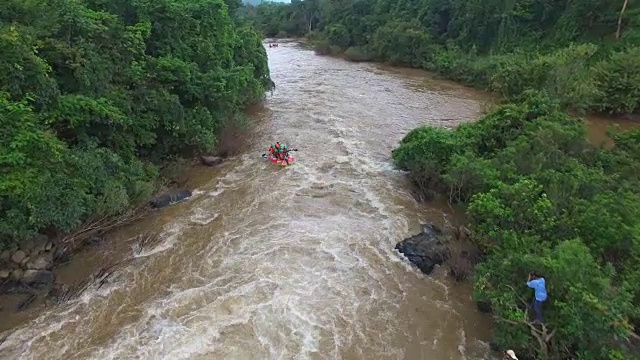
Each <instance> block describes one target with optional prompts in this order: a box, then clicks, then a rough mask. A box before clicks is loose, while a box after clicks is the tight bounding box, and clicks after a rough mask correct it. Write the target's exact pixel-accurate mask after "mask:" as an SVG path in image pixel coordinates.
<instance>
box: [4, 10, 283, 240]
mask: <svg viewBox="0 0 640 360" xmlns="http://www.w3.org/2000/svg"><path fill="white" fill-rule="evenodd" d="M7 1H8V2H6V4H5V3H3V5H5V6H2V7H1V8H0V54H1V55H0V127H1V128H2V132H0V243H6V242H8V241H14V240H17V241H19V240H21V239H24V238H28V237H31V236H33V235H34V234H35V233H37V232H47V233H50V232H53V231H57V232H63V233H64V232H70V231H72V230H74V228H76V227H77V226H78V225H80V224H81V223H83V222H85V221H86V220H88V219H91V218H95V217H105V216H112V215H116V214H119V213H122V212H123V211H125V210H126V209H128V208H129V207H131V206H135V205H138V204H140V203H141V202H143V201H145V200H146V199H147V198H148V197H149V196H150V195H151V193H152V191H153V190H154V189H155V188H156V186H155V185H156V184H155V183H156V180H157V177H158V169H157V165H158V164H162V163H165V162H166V161H167V160H168V159H174V158H176V157H177V156H180V155H188V156H190V155H193V154H194V153H197V152H200V151H203V150H211V149H212V147H213V146H214V145H215V144H216V141H217V139H218V138H217V137H218V135H219V132H218V131H219V130H220V129H221V128H223V127H222V126H221V123H222V122H223V121H222V119H225V118H234V117H235V116H236V114H238V113H239V112H240V111H241V110H242V109H243V108H244V107H245V106H246V105H247V104H251V103H253V102H255V101H258V100H260V99H262V97H263V96H264V92H265V90H267V89H269V88H270V87H271V86H272V84H273V83H272V81H271V79H270V77H269V68H268V64H267V57H266V52H265V49H264V47H263V46H262V43H261V38H260V36H259V34H258V33H257V32H256V31H255V30H254V29H253V28H251V27H250V26H245V25H242V26H241V25H239V24H238V23H236V22H235V21H233V19H231V18H230V16H229V14H228V13H227V10H226V8H227V7H226V6H225V3H224V0H202V1H197V2H193V1H187V0H159V1H156V2H154V3H153V4H151V3H148V2H127V3H126V4H124V3H121V2H118V1H112V0H105V1H99V2H91V1H89V2H87V1H72V0H61V1H57V2H55V4H53V5H52V2H47V1H36V2H24V1H18V0H7ZM43 14H46V15H43ZM2 24H5V25H2ZM6 24H11V25H10V26H9V25H6Z"/></svg>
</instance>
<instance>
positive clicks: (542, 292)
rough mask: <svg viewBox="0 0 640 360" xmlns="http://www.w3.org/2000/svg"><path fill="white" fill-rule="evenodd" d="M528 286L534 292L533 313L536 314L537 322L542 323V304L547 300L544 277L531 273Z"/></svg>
mask: <svg viewBox="0 0 640 360" xmlns="http://www.w3.org/2000/svg"><path fill="white" fill-rule="evenodd" d="M527 286H528V287H530V288H532V289H533V290H534V298H533V302H532V303H531V307H533V311H535V313H536V319H535V322H537V323H542V321H543V320H542V303H543V302H545V301H546V300H547V287H546V283H545V280H544V277H542V275H540V274H538V273H535V272H532V273H529V278H528V279H527Z"/></svg>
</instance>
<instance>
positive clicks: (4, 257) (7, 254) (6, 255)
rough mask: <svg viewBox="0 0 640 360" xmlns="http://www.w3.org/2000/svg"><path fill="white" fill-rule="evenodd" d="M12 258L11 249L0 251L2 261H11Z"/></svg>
mask: <svg viewBox="0 0 640 360" xmlns="http://www.w3.org/2000/svg"><path fill="white" fill-rule="evenodd" d="M9 259H11V251H9V250H5V251H3V252H1V253H0V262H3V261H9Z"/></svg>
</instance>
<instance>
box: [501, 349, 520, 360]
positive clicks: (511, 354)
mask: <svg viewBox="0 0 640 360" xmlns="http://www.w3.org/2000/svg"><path fill="white" fill-rule="evenodd" d="M504 358H505V359H513V360H518V358H517V357H516V353H515V352H513V350H507V351H505V353H504Z"/></svg>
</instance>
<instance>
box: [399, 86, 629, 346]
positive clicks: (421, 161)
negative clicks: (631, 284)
mask: <svg viewBox="0 0 640 360" xmlns="http://www.w3.org/2000/svg"><path fill="white" fill-rule="evenodd" d="M586 134H587V130H586V129H585V127H584V123H583V122H581V121H579V120H578V119H575V118H572V117H571V116H569V115H567V114H566V113H564V111H563V110H562V108H561V106H560V105H559V104H558V102H557V101H556V99H550V98H549V97H547V96H546V95H544V94H537V93H531V94H528V97H527V98H525V99H524V100H522V101H520V102H516V103H507V104H503V105H500V106H498V107H496V108H495V109H493V110H492V111H490V112H489V113H487V114H486V115H485V116H483V117H482V118H481V119H480V120H479V121H478V122H474V123H468V124H464V125H462V126H460V127H459V128H457V129H455V130H453V131H443V130H441V129H438V128H433V127H420V128H417V129H414V130H412V131H411V132H409V133H408V134H407V135H406V137H405V138H404V139H403V140H402V142H401V143H400V146H399V147H398V148H397V149H395V150H394V151H393V158H394V161H395V162H396V164H397V165H398V166H399V167H400V168H402V169H404V170H408V171H409V172H410V176H411V178H412V179H413V181H414V183H415V184H416V185H417V186H418V187H419V189H420V191H421V192H437V193H439V194H442V195H444V196H447V197H448V198H449V200H450V201H452V202H455V203H458V204H462V205H464V206H465V207H466V210H467V215H468V217H469V223H470V229H471V231H470V233H471V239H472V240H473V241H474V243H475V244H476V245H477V246H478V247H479V249H480V251H481V253H482V261H481V262H480V264H479V265H478V267H477V269H476V270H477V273H476V275H475V277H474V283H475V290H474V297H475V299H476V300H478V301H483V302H487V303H490V304H491V305H492V309H493V317H494V319H495V320H496V324H495V325H496V328H495V333H494V339H495V341H496V342H497V344H498V345H499V346H500V347H501V348H503V349H506V348H512V349H514V350H516V352H517V353H518V354H522V355H524V356H526V357H531V358H537V357H544V358H549V357H550V358H553V359H563V358H565V356H572V357H573V356H575V354H574V351H576V350H577V349H579V351H580V352H581V353H583V354H586V353H592V354H593V356H597V354H601V353H602V349H603V346H606V347H607V351H609V352H610V353H615V354H620V355H621V356H631V354H634V353H635V352H636V349H635V347H634V345H633V343H632V341H631V340H633V339H636V338H637V335H636V334H635V332H634V331H635V329H634V326H631V325H628V324H635V323H637V317H636V314H635V312H634V310H633V309H634V308H635V305H636V304H635V301H634V299H636V298H637V296H636V293H637V290H635V289H629V288H627V286H626V285H625V284H626V281H629V280H628V279H632V278H635V277H636V276H637V275H638V274H639V273H640V267H639V266H638V264H637V262H636V261H635V257H634V255H632V254H635V253H636V252H637V251H640V248H637V246H635V245H629V244H628V243H627V239H629V238H634V237H636V236H637V235H638V234H637V233H635V232H634V230H633V229H637V228H638V216H639V215H640V213H637V212H638V211H639V210H638V209H640V194H639V193H638V189H640V184H638V180H637V177H636V175H635V171H634V170H633V169H635V168H637V166H638V164H640V158H638V152H637V149H638V147H639V146H640V142H638V141H637V135H634V133H621V134H619V135H618V136H616V142H615V146H607V147H605V148H602V147H599V146H597V145H595V146H594V145H593V144H592V142H591V143H590V142H589V141H588V140H587V138H586V136H585V135H586ZM621 202H622V203H623V204H624V205H622V204H621ZM625 229H626V230H625ZM622 249H625V250H624V253H620V251H621V250H622ZM614 268H615V269H617V270H613V269H614ZM531 272H537V273H540V274H544V277H545V278H546V280H547V289H548V291H549V293H550V294H552V296H553V298H552V299H553V300H552V301H551V302H550V303H549V304H546V305H545V323H544V325H543V326H536V325H535V324H534V323H532V322H531V320H530V318H529V315H530V314H529V311H528V310H527V304H528V303H527V300H526V299H527V298H530V297H531V294H530V290H528V289H527V288H526V286H525V279H526V278H527V274H529V273H531ZM587 273H588V275H587ZM576 274H584V275H582V276H578V277H576V276H575V275H576ZM569 279H571V281H570V282H567V280H569ZM595 303H597V304H598V306H599V307H604V308H607V309H608V310H607V312H606V313H602V312H597V314H596V315H594V314H593V312H591V311H589V310H587V311H586V312H580V311H578V312H576V311H574V310H573V309H576V308H581V309H589V308H590V307H593V306H594V305H593V304H595ZM567 304H571V305H570V306H569V307H567ZM612 309H616V310H615V311H614V313H611V311H612ZM614 314H615V315H614ZM587 318H588V319H589V322H590V325H589V326H586V325H580V324H586V323H587V322H586V320H585V319H587ZM613 321H615V322H616V323H619V324H621V325H620V326H616V325H611V324H612V322H613ZM598 323H599V324H600V325H599V327H598V326H595V327H594V324H598ZM624 324H626V325H624ZM612 326H613V329H611V327H612ZM567 328H572V329H573V330H572V331H571V332H561V331H559V330H558V329H567ZM530 330H531V335H530V336H524V337H523V333H529V331H530ZM612 330H614V332H615V334H616V335H612ZM607 337H609V338H608V339H607ZM620 337H621V338H623V339H626V340H628V341H630V343H627V342H625V341H619V338H620ZM595 339H598V340H597V341H596V340H595ZM532 340H537V341H532ZM604 344H606V345H604ZM571 349H576V350H571Z"/></svg>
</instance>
